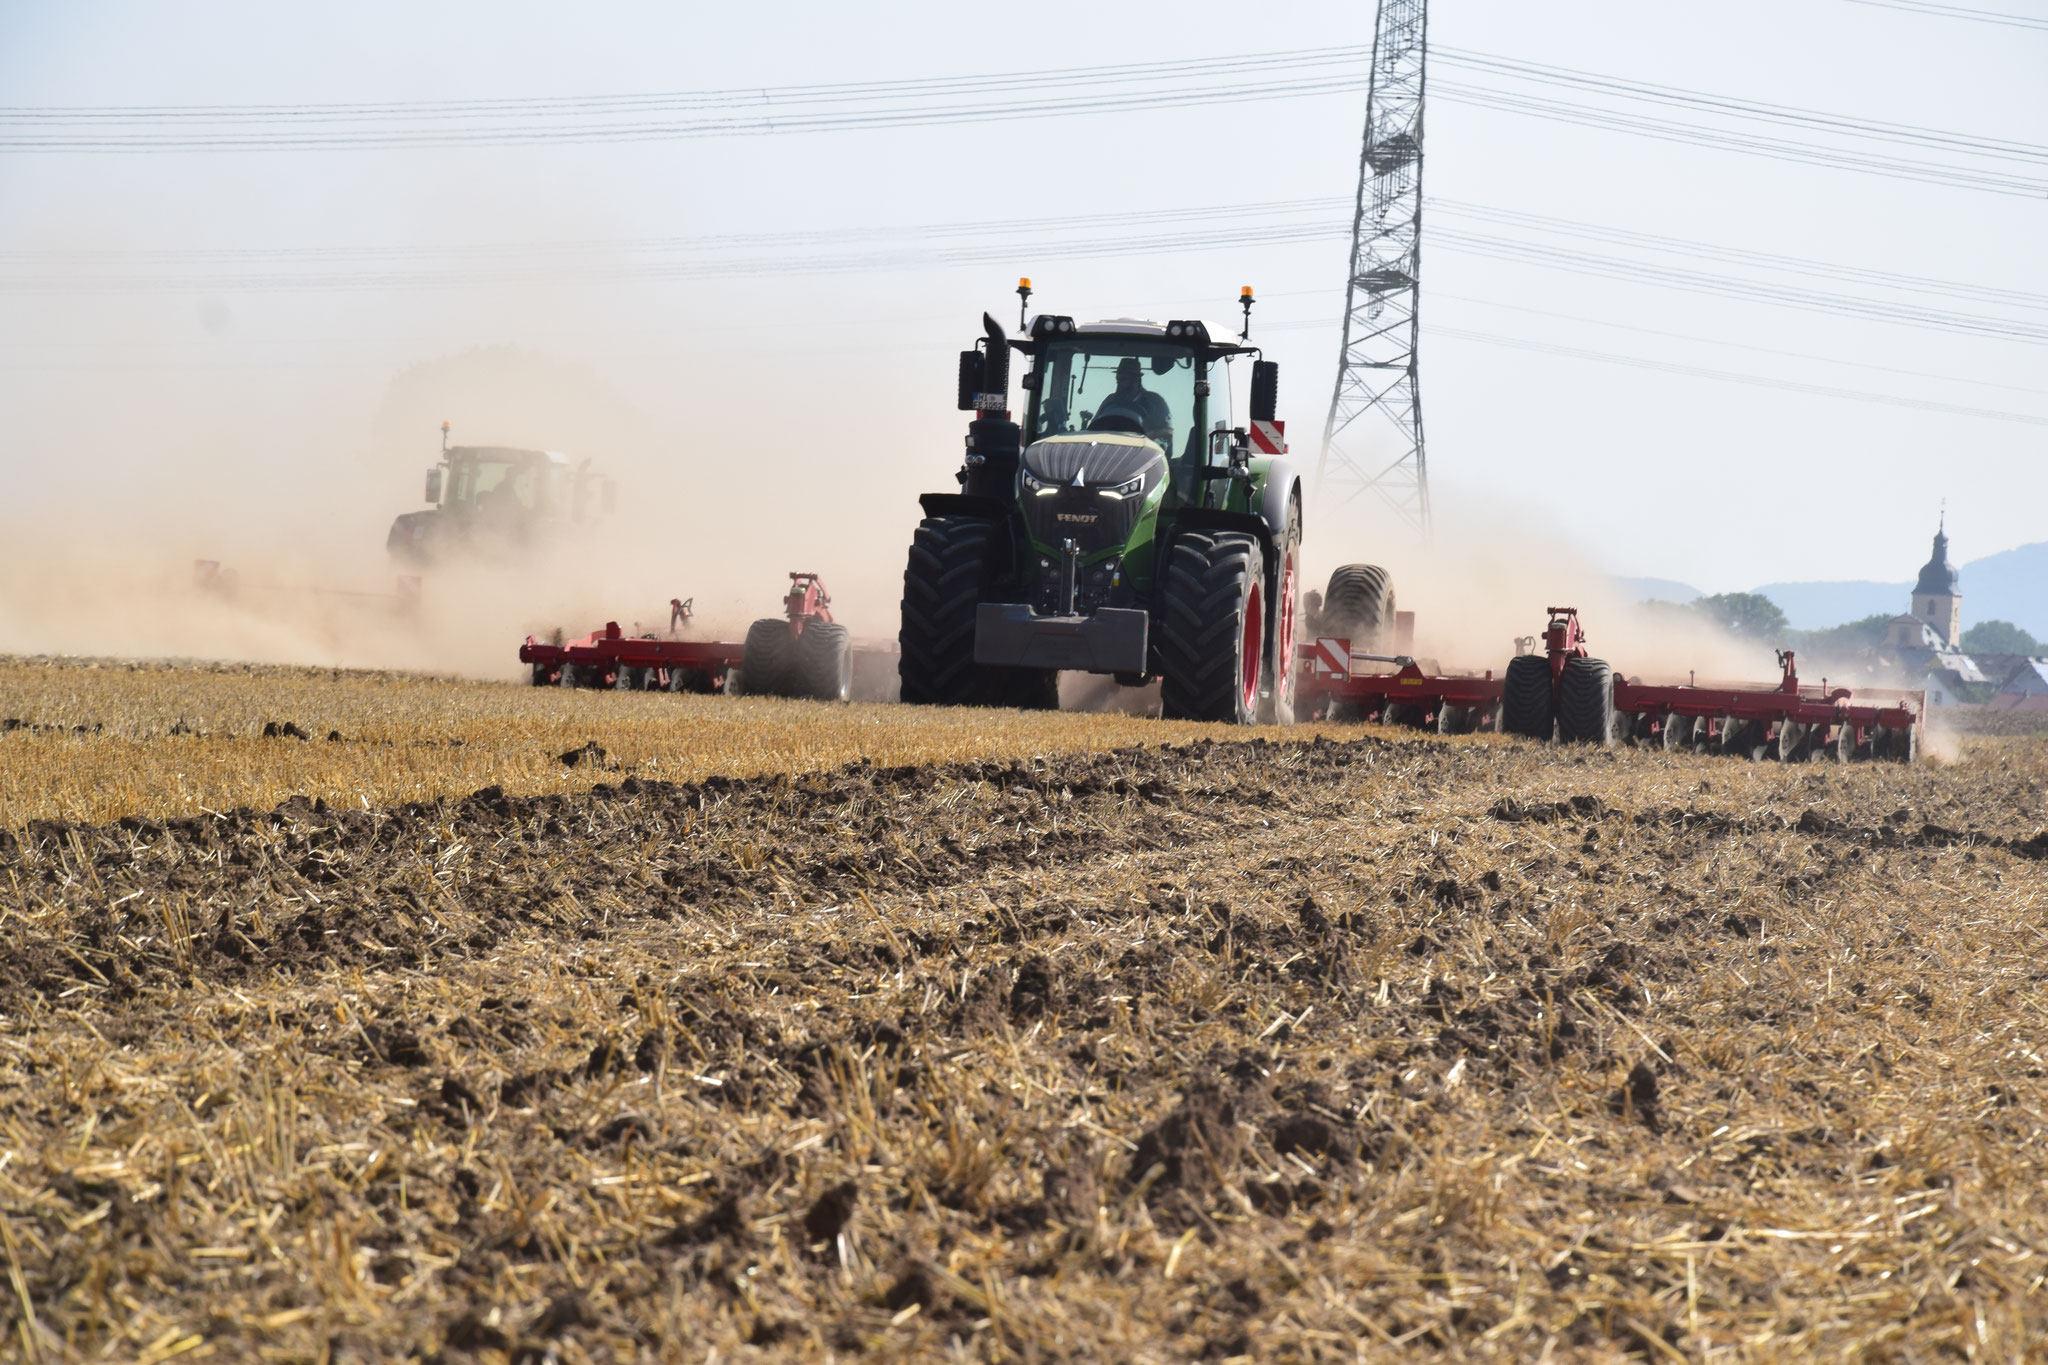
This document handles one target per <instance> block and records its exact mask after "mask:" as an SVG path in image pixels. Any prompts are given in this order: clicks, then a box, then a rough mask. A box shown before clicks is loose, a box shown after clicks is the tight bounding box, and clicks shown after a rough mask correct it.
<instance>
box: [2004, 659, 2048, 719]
mask: <svg viewBox="0 0 2048 1365" xmlns="http://www.w3.org/2000/svg"><path fill="white" fill-rule="evenodd" d="M1991 704H1992V705H1993V706H1996V707H1999V708H2001V709H2004V710H2010V711H2048V658H2040V659H2027V660H2024V661H2023V662H2022V663H2021V664H2020V666H2019V667H2018V668H2016V669H2014V670H2013V671H2012V675H2011V676H2010V677H2008V678H2007V679H2006V680H2005V681H2004V682H2003V683H2001V684H1999V687H1998V695H1997V696H1995V697H1993V698H1992V699H1991Z"/></svg>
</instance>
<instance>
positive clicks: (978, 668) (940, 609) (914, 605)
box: [896, 517, 1059, 710]
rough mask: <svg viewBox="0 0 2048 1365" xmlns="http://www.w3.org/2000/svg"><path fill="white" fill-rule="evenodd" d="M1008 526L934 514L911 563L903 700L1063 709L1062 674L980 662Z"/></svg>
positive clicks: (902, 639) (901, 663)
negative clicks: (980, 635)
mask: <svg viewBox="0 0 2048 1365" xmlns="http://www.w3.org/2000/svg"><path fill="white" fill-rule="evenodd" d="M1001 538H1002V533H1001V528H999V527H998V526H997V525H996V523H995V522H993V521H990V520H988V519H987V518H985V517H926V518H925V519H924V520H923V521H922V522H920V523H919V524H918V528H917V535H916V536H915V537H914V538H913V539H912V540H911V542H910V558H909V561H908V562H907V563H906V564H905V565H904V569H903V624H902V626H901V628H900V629H899V631H898V633H897V636H896V641H897V644H898V646H899V647H900V649H901V651H902V653H901V655H900V657H899V658H898V659H897V663H896V672H897V677H898V678H899V679H900V683H901V686H900V689H899V695H900V699H901V700H903V701H904V702H907V703H909V704H910V705H912V706H1022V707H1025V708H1027V709H1031V710H1050V709H1057V707H1058V706H1059V674H1058V673H1057V672H1055V671H1053V670H1050V669H1027V668H990V667H987V666H986V665H982V664H977V663H975V662H974V617H975V612H976V609H977V608H979V607H980V606H981V604H982V603H983V602H985V601H989V600H991V599H990V598H989V597H988V595H987V593H988V588H989V584H990V583H991V581H992V580H993V579H994V578H995V575H996V567H997V563H998V551H999V546H1000V542H1001Z"/></svg>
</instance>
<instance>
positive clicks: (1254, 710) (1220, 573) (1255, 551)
mask: <svg viewBox="0 0 2048 1365" xmlns="http://www.w3.org/2000/svg"><path fill="white" fill-rule="evenodd" d="M1265 583H1266V565H1265V554H1264V552H1263V551H1261V550H1260V549H1259V543H1258V542H1257V541H1256V540H1254V539H1252V538H1251V537H1250V536H1246V535H1238V534H1236V533H1235V532H1222V533H1216V534H1210V533H1206V532H1198V533H1190V534H1188V535H1184V536H1182V537H1180V539H1178V540H1176V541H1175V542H1174V543H1173V557H1172V559H1171V560H1170V561H1169V563H1168V566H1167V570H1166V585H1165V586H1166V593H1165V597H1166V610H1165V611H1164V612H1163V613H1162V614H1161V620H1160V625H1159V662H1160V675H1161V676H1160V687H1159V702H1160V711H1161V713H1162V714H1163V715H1164V716H1165V717H1166V718H1167V719H1168V720H1216V721H1225V722H1227V723H1229V724H1233V725H1250V724H1252V723H1253V722H1254V721H1255V720H1257V719H1258V713H1259V693H1260V691H1261V684H1262V683H1263V682H1264V681H1265V671H1266V669H1265V660H1266V590H1265Z"/></svg>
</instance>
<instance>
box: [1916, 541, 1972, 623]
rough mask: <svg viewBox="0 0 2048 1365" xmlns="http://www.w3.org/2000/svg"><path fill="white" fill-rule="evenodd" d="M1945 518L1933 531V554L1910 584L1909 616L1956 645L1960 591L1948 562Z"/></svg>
mask: <svg viewBox="0 0 2048 1365" xmlns="http://www.w3.org/2000/svg"><path fill="white" fill-rule="evenodd" d="M1947 532H1948V518H1946V517H1943V518H1942V521H1941V528H1940V529H1939V530H1937V531H1936V532H1935V533H1934V557H1933V558H1931V559H1929V560H1928V561H1927V564H1926V566H1925V567H1924V568H1922V569H1921V570H1920V581H1919V582H1918V583H1915V584H1914V585H1913V606H1912V613H1913V616H1914V617H1915V618H1916V619H1918V620H1921V621H1925V622H1926V623H1927V625H1928V626H1929V628H1930V629H1932V630H1933V631H1934V633H1935V634H1936V635H1939V636H1940V637H1941V638H1942V639H1943V640H1945V641H1946V642H1947V643H1948V647H1949V648H1950V649H1954V648H1956V646H1957V645H1958V644H1960V643H1961V641H1962V638H1963V592H1962V587H1961V585H1960V583H1959V582H1958V581H1957V578H1956V571H1955V566H1954V565H1952V564H1950V563H1949V562H1948V534H1947Z"/></svg>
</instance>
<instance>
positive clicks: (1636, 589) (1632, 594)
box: [1613, 578, 1706, 602]
mask: <svg viewBox="0 0 2048 1365" xmlns="http://www.w3.org/2000/svg"><path fill="white" fill-rule="evenodd" d="M1613 582H1614V586H1615V588H1616V589H1617V590H1619V591H1620V592H1622V593H1625V594H1626V595H1627V596H1628V598H1629V599H1630V600H1631V601H1636V602H1648V601H1656V602H1690V601H1692V599H1693V598H1695V597H1704V596H1705V595H1706V594H1704V593H1702V592H1701V591H1700V590H1699V589H1698V588H1695V587H1693V586H1692V585H1691V584H1690V583H1679V582H1676V581H1675V580H1673V579H1669V578H1617V579H1614V580H1613Z"/></svg>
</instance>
